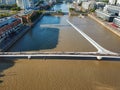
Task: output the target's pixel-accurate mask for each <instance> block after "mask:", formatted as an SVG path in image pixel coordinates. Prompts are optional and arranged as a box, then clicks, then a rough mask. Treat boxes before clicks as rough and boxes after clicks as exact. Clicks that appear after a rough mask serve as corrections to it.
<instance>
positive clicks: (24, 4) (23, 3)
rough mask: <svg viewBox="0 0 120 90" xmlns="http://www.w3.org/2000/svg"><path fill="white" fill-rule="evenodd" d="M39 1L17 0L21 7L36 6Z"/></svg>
mask: <svg viewBox="0 0 120 90" xmlns="http://www.w3.org/2000/svg"><path fill="white" fill-rule="evenodd" d="M37 1H38V0H16V3H17V5H18V6H19V7H20V8H21V9H29V8H34V6H35V3H37Z"/></svg>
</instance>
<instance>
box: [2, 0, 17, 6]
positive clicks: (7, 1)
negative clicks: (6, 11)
mask: <svg viewBox="0 0 120 90" xmlns="http://www.w3.org/2000/svg"><path fill="white" fill-rule="evenodd" d="M0 4H9V5H11V4H16V0H0Z"/></svg>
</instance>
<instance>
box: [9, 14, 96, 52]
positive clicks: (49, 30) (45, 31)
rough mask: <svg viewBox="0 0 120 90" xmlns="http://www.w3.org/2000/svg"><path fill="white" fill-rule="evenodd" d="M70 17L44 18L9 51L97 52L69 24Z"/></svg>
mask: <svg viewBox="0 0 120 90" xmlns="http://www.w3.org/2000/svg"><path fill="white" fill-rule="evenodd" d="M66 19H68V16H67V15H65V16H44V17H43V18H42V20H41V21H39V22H38V23H37V24H36V25H35V26H34V28H33V29H32V30H31V31H29V32H28V33H27V34H26V35H25V36H24V37H23V38H21V39H20V40H19V41H18V42H16V43H15V45H13V46H12V47H11V48H10V49H9V50H8V51H69V52H92V51H97V50H96V49H95V48H94V47H93V46H92V45H91V44H90V43H89V42H88V41H87V40H86V39H84V38H83V37H82V35H80V34H79V33H78V32H77V31H76V30H74V29H73V28H72V27H71V26H70V25H69V24H68V23H67V22H66Z"/></svg>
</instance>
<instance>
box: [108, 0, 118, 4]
mask: <svg viewBox="0 0 120 90" xmlns="http://www.w3.org/2000/svg"><path fill="white" fill-rule="evenodd" d="M116 1H117V0H109V4H115V3H116Z"/></svg>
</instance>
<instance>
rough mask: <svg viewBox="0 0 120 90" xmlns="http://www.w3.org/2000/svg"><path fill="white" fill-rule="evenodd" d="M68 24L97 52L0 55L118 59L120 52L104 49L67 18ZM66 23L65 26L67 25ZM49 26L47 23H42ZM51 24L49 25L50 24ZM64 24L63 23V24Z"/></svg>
mask: <svg viewBox="0 0 120 90" xmlns="http://www.w3.org/2000/svg"><path fill="white" fill-rule="evenodd" d="M67 22H68V23H69V25H71V26H72V27H73V28H74V29H75V30H76V31H78V32H79V33H80V34H81V35H82V36H83V37H84V38H85V39H86V40H88V41H89V42H90V43H91V44H92V45H93V46H94V47H95V48H96V49H97V50H98V51H97V52H0V57H18V58H28V59H30V58H36V57H42V58H46V57H47V58H97V59H102V58H117V59H118V60H120V54H119V53H114V52H111V51H109V50H106V49H105V48H103V47H102V46H100V45H99V44H98V43H97V42H95V41H94V40H93V39H92V38H90V37H89V36H88V35H86V34H85V33H84V32H82V31H81V30H80V29H78V28H77V27H76V26H75V25H74V24H72V23H71V22H70V21H69V20H67ZM69 25H67V26H69ZM42 26H45V27H46V26H49V25H42ZM50 26H51V25H50ZM53 26H62V24H61V25H59V24H54V25H53ZM63 26H64V25H63Z"/></svg>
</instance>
